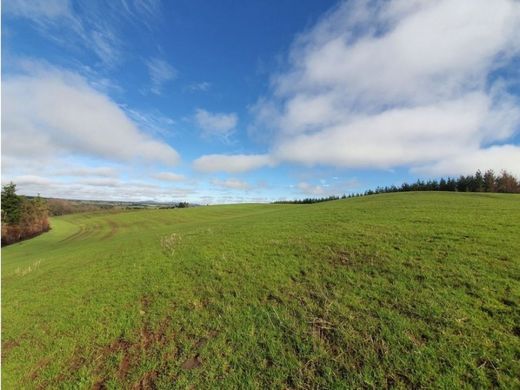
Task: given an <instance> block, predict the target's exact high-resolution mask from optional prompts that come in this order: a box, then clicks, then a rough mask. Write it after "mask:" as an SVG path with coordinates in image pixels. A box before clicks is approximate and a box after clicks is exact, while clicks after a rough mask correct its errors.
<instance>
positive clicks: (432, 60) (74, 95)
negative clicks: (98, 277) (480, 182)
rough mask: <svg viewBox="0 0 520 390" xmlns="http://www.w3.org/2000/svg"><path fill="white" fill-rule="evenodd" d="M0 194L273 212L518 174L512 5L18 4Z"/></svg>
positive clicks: (6, 49)
mask: <svg viewBox="0 0 520 390" xmlns="http://www.w3.org/2000/svg"><path fill="white" fill-rule="evenodd" d="M1 87H2V93H1V97H2V120H1V125H2V183H3V184H6V183H8V182H10V181H13V182H14V183H16V184H17V188H18V192H19V193H22V194H26V195H35V194H38V193H39V194H41V195H42V196H46V197H62V198H69V199H98V200H101V199H102V200H127V201H137V200H155V201H162V202H177V201H189V202H193V203H202V204H216V203H235V202H269V201H275V200H282V199H295V198H303V197H322V196H329V195H342V194H349V193H355V192H362V191H364V190H366V189H369V188H374V187H376V186H385V185H392V184H396V185H399V184H401V183H402V182H404V181H415V180H416V179H417V178H422V179H428V178H438V177H441V176H458V175H461V174H470V173H474V172H475V171H476V170H477V169H480V170H482V171H484V170H487V169H493V170H495V171H496V172H500V171H501V170H502V169H506V170H508V171H510V172H511V173H513V174H515V175H517V176H519V177H520V104H519V103H520V2H518V1H515V0H493V1H489V0H387V1H382V0H381V1H378V0H364V1H363V0H350V1H344V2H337V1H328V0H320V1H315V0H279V1H274V0H268V1H252V0H247V1H232V0H222V1H202V0H183V1H180V0H169V1H163V2H161V1H159V0H135V1H131V0H113V1H98V0H88V1H86V0H85V1H73V0H30V1H29V0H10V1H5V2H3V3H2V86H1Z"/></svg>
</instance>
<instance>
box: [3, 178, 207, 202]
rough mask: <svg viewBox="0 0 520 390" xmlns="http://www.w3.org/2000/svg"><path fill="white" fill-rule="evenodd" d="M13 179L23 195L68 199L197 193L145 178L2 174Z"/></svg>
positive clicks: (155, 197) (165, 197) (175, 198)
mask: <svg viewBox="0 0 520 390" xmlns="http://www.w3.org/2000/svg"><path fill="white" fill-rule="evenodd" d="M11 180H12V181H13V182H14V183H16V185H17V192H18V193H20V194H24V195H36V194H38V193H39V194H41V195H42V196H44V197H54V198H65V199H85V200H117V201H143V200H155V201H162V202H173V201H179V200H189V199H191V198H192V197H194V196H196V195H197V191H196V190H194V189H192V188H172V187H170V186H164V185H154V184H150V183H147V182H142V181H132V180H127V181H123V180H116V179H109V178H86V179H83V180H80V181H77V182H73V183H70V182H68V181H64V180H57V179H55V178H49V177H44V176H38V175H23V176H13V177H12V178H10V179H7V178H5V177H2V184H7V183H8V182H9V181H11ZM190 201H191V200H190Z"/></svg>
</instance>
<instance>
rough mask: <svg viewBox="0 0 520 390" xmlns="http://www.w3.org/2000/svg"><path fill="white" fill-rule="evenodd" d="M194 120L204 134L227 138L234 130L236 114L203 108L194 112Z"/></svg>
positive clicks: (236, 119)
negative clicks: (212, 111) (213, 111)
mask: <svg viewBox="0 0 520 390" xmlns="http://www.w3.org/2000/svg"><path fill="white" fill-rule="evenodd" d="M195 122H196V123H197V125H198V126H199V127H200V128H201V129H202V134H203V135H204V136H208V137H211V136H218V137H222V138H228V137H229V136H230V135H231V134H233V132H234V131H235V128H236V125H237V123H238V116H237V114H235V113H233V112H232V113H221V112H215V113H211V112H209V111H206V110H203V109H200V108H199V109H197V110H196V112H195Z"/></svg>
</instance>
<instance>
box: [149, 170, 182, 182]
mask: <svg viewBox="0 0 520 390" xmlns="http://www.w3.org/2000/svg"><path fill="white" fill-rule="evenodd" d="M152 177H153V178H154V179H157V180H164V181H183V180H185V179H186V177H185V176H184V175H181V174H179V173H173V172H159V173H156V174H154V175H152Z"/></svg>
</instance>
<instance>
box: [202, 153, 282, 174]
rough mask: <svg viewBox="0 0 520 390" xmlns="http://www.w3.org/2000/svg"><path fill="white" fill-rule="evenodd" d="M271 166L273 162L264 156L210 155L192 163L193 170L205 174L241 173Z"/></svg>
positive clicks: (267, 156)
mask: <svg viewBox="0 0 520 390" xmlns="http://www.w3.org/2000/svg"><path fill="white" fill-rule="evenodd" d="M271 165H273V161H272V159H271V157H270V156H269V155H266V154H235V155H226V154H210V155H205V156H202V157H199V158H198V159H196V160H195V161H194V162H193V167H194V168H195V170H197V171H199V172H205V173H209V172H227V173H242V172H247V171H250V170H253V169H258V168H262V167H265V166H271Z"/></svg>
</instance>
